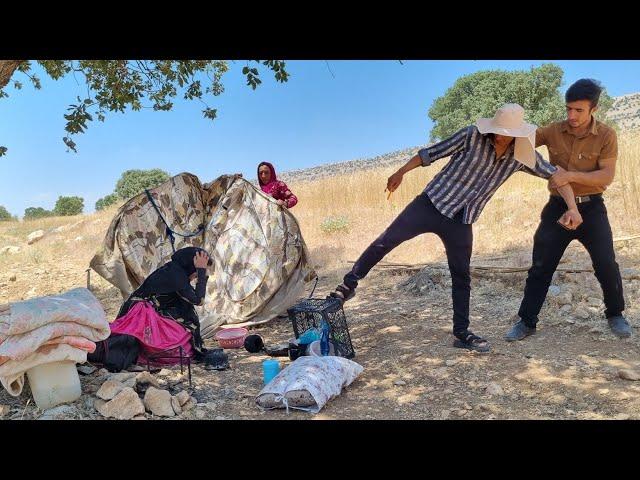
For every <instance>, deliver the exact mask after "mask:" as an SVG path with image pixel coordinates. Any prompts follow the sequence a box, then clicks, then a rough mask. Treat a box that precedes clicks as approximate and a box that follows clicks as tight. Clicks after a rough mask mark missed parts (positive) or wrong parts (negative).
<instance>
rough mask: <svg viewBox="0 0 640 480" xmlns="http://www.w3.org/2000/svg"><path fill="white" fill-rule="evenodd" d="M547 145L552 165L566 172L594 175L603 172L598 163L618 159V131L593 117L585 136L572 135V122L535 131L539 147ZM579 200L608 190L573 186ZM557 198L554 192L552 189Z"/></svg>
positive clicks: (558, 123) (601, 187)
mask: <svg viewBox="0 0 640 480" xmlns="http://www.w3.org/2000/svg"><path fill="white" fill-rule="evenodd" d="M541 145H546V146H547V148H548V149H549V161H550V162H551V164H552V165H560V166H561V167H562V168H564V169H565V170H567V171H577V172H593V171H594V170H598V169H599V168H600V166H599V162H602V161H606V160H612V159H613V162H615V161H616V159H617V158H618V137H617V135H616V131H615V130H614V129H613V128H611V127H609V126H608V125H606V124H604V123H602V122H600V121H599V120H596V119H595V118H593V117H592V120H591V128H590V129H589V130H587V132H586V133H585V134H583V135H582V136H577V135H575V134H573V133H569V122H567V121H566V120H565V121H562V122H554V123H551V124H549V125H547V126H546V127H540V128H538V130H537V131H536V147H539V146H541ZM571 187H572V188H573V191H574V193H575V195H576V196H583V195H594V194H596V193H602V192H604V191H605V189H606V186H605V185H602V186H598V187H592V186H587V185H581V184H579V183H573V182H572V183H571ZM550 190H551V193H552V194H553V195H558V192H557V191H556V190H555V189H550Z"/></svg>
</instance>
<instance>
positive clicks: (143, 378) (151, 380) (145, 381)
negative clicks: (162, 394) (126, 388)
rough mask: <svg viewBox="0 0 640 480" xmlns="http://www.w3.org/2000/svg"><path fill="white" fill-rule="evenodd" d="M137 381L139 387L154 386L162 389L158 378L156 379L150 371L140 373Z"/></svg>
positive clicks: (136, 378)
mask: <svg viewBox="0 0 640 480" xmlns="http://www.w3.org/2000/svg"><path fill="white" fill-rule="evenodd" d="M135 380H136V383H137V384H138V385H152V386H154V387H156V388H160V384H159V383H158V380H157V379H156V377H154V376H153V375H152V374H151V373H149V372H148V371H144V372H140V373H139V374H138V375H136V377H135Z"/></svg>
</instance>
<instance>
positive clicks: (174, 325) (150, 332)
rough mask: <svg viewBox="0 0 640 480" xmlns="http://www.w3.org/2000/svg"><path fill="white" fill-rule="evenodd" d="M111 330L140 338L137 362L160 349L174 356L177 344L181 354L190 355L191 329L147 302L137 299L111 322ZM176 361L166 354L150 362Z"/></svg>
mask: <svg viewBox="0 0 640 480" xmlns="http://www.w3.org/2000/svg"><path fill="white" fill-rule="evenodd" d="M111 333H112V334H124V335H131V336H133V337H135V338H137V339H138V340H139V341H140V343H141V349H140V355H139V356H138V362H139V363H146V362H147V360H148V359H149V357H153V356H154V355H158V354H161V353H162V352H165V353H166V354H167V355H168V356H174V355H175V356H177V355H179V353H178V349H179V347H182V350H183V355H184V356H186V357H192V356H193V348H192V346H191V332H189V331H188V330H186V329H185V328H184V327H183V326H182V325H180V324H179V323H178V322H176V321H175V320H172V319H169V318H165V317H163V316H162V315H160V314H159V313H158V312H156V310H155V309H154V308H153V306H152V305H151V303H149V302H144V301H141V302H137V303H136V304H135V305H134V306H133V307H131V309H130V310H129V311H128V312H127V313H126V314H125V315H123V316H122V317H120V318H118V319H117V320H116V321H115V322H113V323H112V324H111ZM179 361H180V360H179V359H173V358H165V359H158V360H153V363H161V364H164V365H172V364H175V363H178V362H179Z"/></svg>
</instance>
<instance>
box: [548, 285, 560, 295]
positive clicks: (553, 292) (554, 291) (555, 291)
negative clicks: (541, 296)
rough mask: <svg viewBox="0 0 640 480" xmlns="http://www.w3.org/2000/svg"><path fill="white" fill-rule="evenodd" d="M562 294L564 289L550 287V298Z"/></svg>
mask: <svg viewBox="0 0 640 480" xmlns="http://www.w3.org/2000/svg"><path fill="white" fill-rule="evenodd" d="M561 293H562V289H561V288H560V287H559V286H558V285H551V286H550V287H549V296H550V297H557V296H558V295H560V294H561Z"/></svg>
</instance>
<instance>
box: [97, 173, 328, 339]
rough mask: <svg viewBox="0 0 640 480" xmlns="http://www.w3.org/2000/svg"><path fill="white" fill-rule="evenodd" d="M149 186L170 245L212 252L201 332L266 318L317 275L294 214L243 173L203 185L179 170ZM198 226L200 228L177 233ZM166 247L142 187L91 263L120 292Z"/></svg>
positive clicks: (164, 257)
mask: <svg viewBox="0 0 640 480" xmlns="http://www.w3.org/2000/svg"><path fill="white" fill-rule="evenodd" d="M150 193H151V195H152V197H153V199H154V202H155V203H156V205H157V207H158V209H159V211H160V213H161V214H162V216H163V217H164V219H165V220H166V223H167V224H168V225H169V226H170V227H171V229H172V230H173V231H174V232H177V233H178V234H177V235H175V248H176V250H178V249H180V248H183V247H187V246H194V247H201V248H204V249H205V250H207V251H208V252H209V253H210V254H211V257H212V259H213V267H211V269H212V272H213V273H212V275H211V277H210V278H209V282H208V284H207V295H206V298H205V302H204V305H203V306H202V307H197V309H198V314H199V316H200V325H201V331H202V337H203V338H209V337H211V336H212V335H213V333H214V332H215V331H216V330H217V329H218V327H220V326H222V325H224V324H240V323H241V324H243V325H252V324H258V323H264V322H267V321H269V320H271V319H272V318H273V317H275V316H276V315H278V314H280V313H282V312H283V311H285V310H286V309H287V308H289V307H291V306H292V305H294V304H295V303H296V302H297V301H298V300H299V299H300V298H301V297H302V296H303V294H304V286H305V283H306V282H309V281H311V280H313V279H314V278H315V277H316V273H315V271H314V270H313V269H312V268H311V267H310V265H309V264H308V258H309V257H308V250H307V247H306V245H305V243H304V240H303V238H302V233H301V231H300V226H299V225H298V222H297V220H296V218H295V217H294V216H293V214H292V213H291V212H290V211H288V210H287V209H286V208H282V207H280V206H279V205H278V204H277V202H276V200H275V199H273V198H271V197H269V196H268V195H266V194H265V193H264V192H262V191H261V190H260V189H259V188H257V187H256V186H255V185H253V184H252V183H251V182H249V181H247V180H245V179H244V178H242V177H240V176H238V175H223V176H221V177H219V178H217V179H216V180H214V181H213V182H210V183H207V184H204V185H203V184H201V183H200V181H199V179H198V177H196V176H195V175H192V174H190V173H181V174H179V175H176V176H175V177H173V178H171V179H169V180H168V181H167V182H165V183H163V184H162V185H159V186H158V187H156V188H154V189H151V190H150ZM201 226H204V227H205V228H204V230H203V231H202V233H201V234H199V235H196V236H192V237H183V236H181V235H179V234H182V235H189V234H192V233H194V232H197V231H198V230H199V229H200V227H201ZM172 253H173V250H172V247H171V242H170V239H169V235H168V232H167V227H166V225H165V223H164V222H163V220H162V219H161V218H160V216H159V215H158V212H157V211H156V209H155V208H154V207H153V205H152V204H151V202H150V201H149V198H148V197H147V194H146V193H141V194H139V195H137V196H135V197H133V198H131V199H130V200H129V201H128V202H127V203H125V204H124V205H123V206H122V207H121V208H120V209H119V210H118V213H117V214H116V215H115V217H114V218H113V220H112V222H111V225H110V226H109V229H108V231H107V234H106V236H105V239H104V243H103V245H102V247H101V248H100V250H99V252H98V253H97V254H96V255H95V256H94V257H93V259H92V260H91V267H92V268H93V269H94V270H95V271H96V272H97V273H98V274H99V275H101V276H102V277H104V278H105V279H106V280H107V281H109V282H110V283H112V284H113V285H115V286H116V287H118V289H120V292H121V293H122V296H123V298H126V297H128V296H129V294H130V293H131V292H133V291H134V290H135V289H136V288H137V287H138V286H139V285H140V284H141V283H142V282H143V281H144V279H145V278H146V277H147V276H148V275H149V274H150V273H151V272H153V271H154V270H155V269H157V268H158V267H160V266H162V265H163V264H165V263H166V262H168V261H169V260H170V258H171V255H172Z"/></svg>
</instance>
